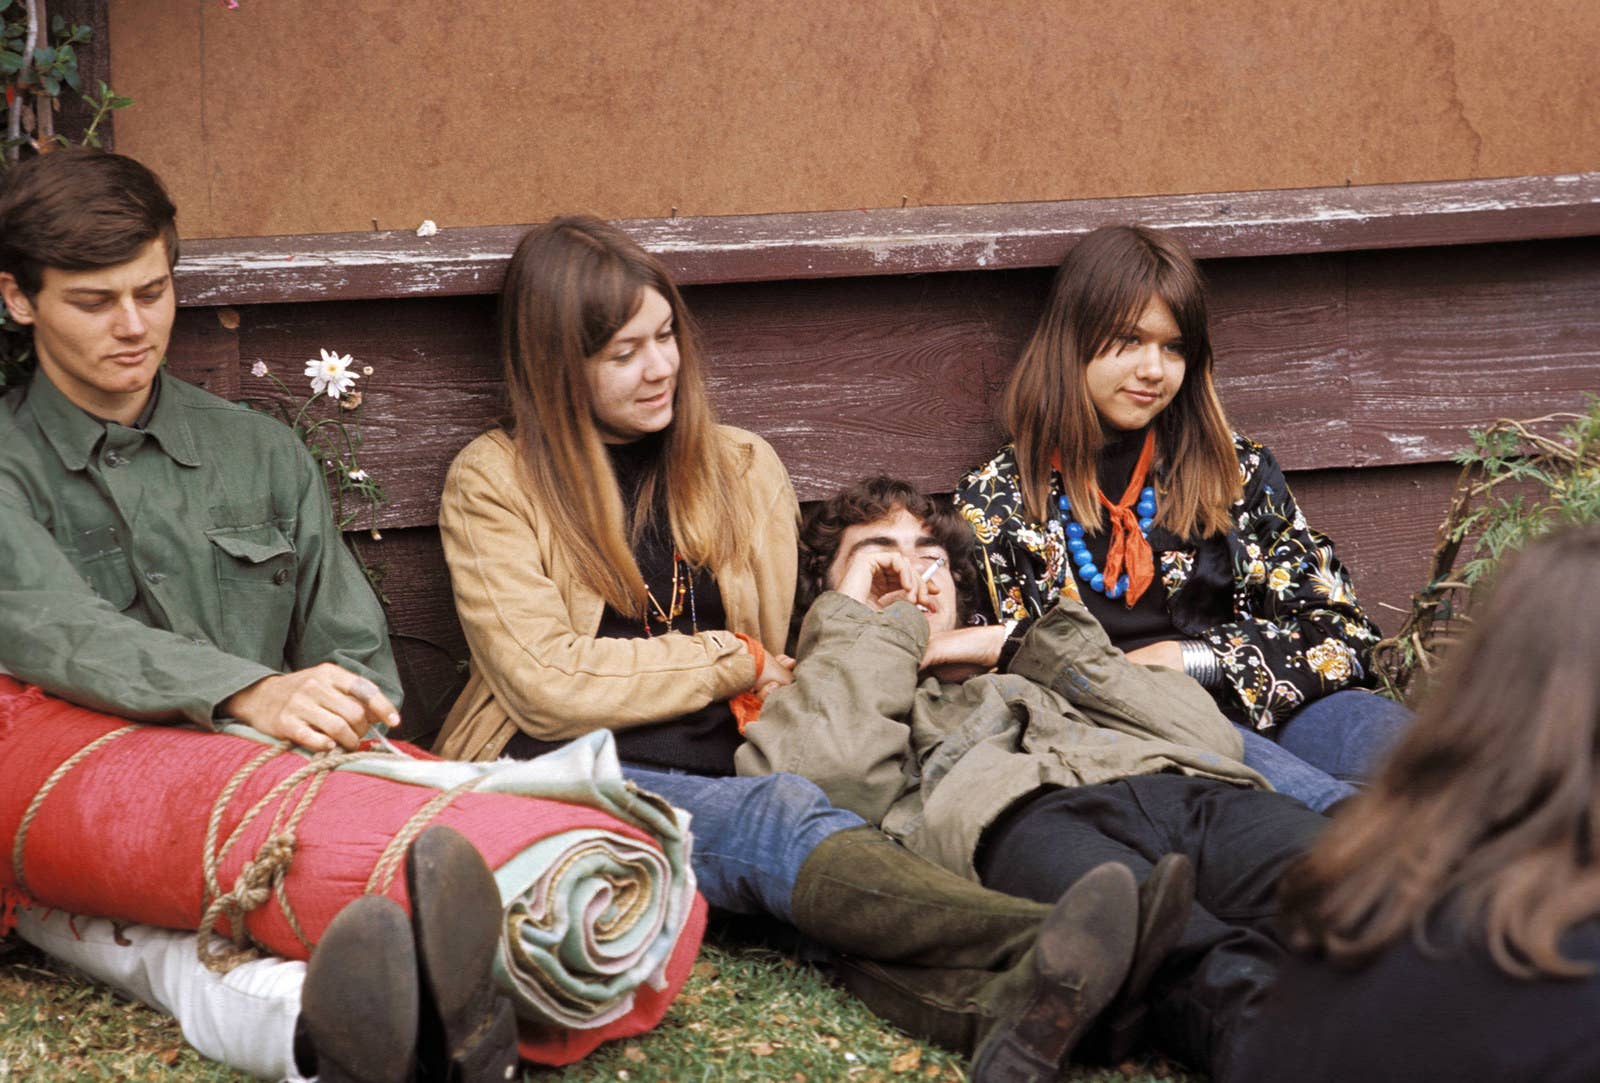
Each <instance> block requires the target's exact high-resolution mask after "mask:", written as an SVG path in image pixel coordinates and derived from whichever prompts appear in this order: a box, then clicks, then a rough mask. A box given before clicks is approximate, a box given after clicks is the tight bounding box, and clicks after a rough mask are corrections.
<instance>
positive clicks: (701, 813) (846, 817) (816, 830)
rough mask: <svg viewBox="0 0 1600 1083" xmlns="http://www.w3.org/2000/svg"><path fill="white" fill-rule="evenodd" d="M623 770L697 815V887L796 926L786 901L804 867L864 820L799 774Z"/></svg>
mask: <svg viewBox="0 0 1600 1083" xmlns="http://www.w3.org/2000/svg"><path fill="white" fill-rule="evenodd" d="M622 773H623V774H624V775H625V776H627V778H628V779H629V780H630V781H632V782H633V783H634V784H635V785H637V786H638V787H640V788H641V789H645V790H649V791H650V792H652V793H656V794H660V795H661V796H662V797H664V798H666V799H667V800H668V801H669V802H671V803H672V804H674V805H676V806H677V807H679V808H681V809H683V810H685V811H686V812H688V813H689V815H690V816H692V817H693V818H694V819H693V821H692V822H691V823H690V825H689V829H690V832H691V833H692V834H693V836H694V845H693V848H692V849H691V851H690V861H691V864H692V865H693V866H694V875H695V878H696V879H697V880H698V881H699V882H700V892H701V894H703V895H704V896H705V897H706V901H707V902H708V903H710V904H711V905H712V906H715V907H718V908H720V909H723V910H730V911H733V912H734V913H739V914H759V913H767V914H771V915H772V916H773V917H776V918H780V919H782V920H783V921H785V922H789V923H790V924H793V921H794V918H793V913H792V911H791V909H790V905H789V901H790V897H791V896H792V895H793V893H794V885H795V880H796V878H797V877H798V876H799V873H800V866H801V865H803V864H805V860H806V858H808V857H810V856H811V851H812V850H814V849H816V847H817V844H818V843H820V842H821V841H822V840H823V839H825V838H828V837H829V836H830V835H834V834H836V833H838V832H840V831H848V830H849V829H851V828H854V827H860V826H861V825H862V824H864V823H866V821H865V820H863V819H862V818H861V817H859V816H857V815H856V814H855V813H853V812H846V811H845V810H844V809H838V808H834V807H833V805H832V804H830V803H829V801H828V798H827V795H826V794H824V793H823V792H822V791H821V790H820V789H818V788H817V786H816V785H815V784H814V783H811V782H808V781H807V780H805V779H803V778H800V777H798V776H797V775H765V776H763V777H760V778H739V777H734V776H729V777H726V778H709V777H706V776H704V775H685V774H679V773H676V772H671V771H660V770H653V769H651V768H648V767H637V766H634V765H633V764H623V766H622Z"/></svg>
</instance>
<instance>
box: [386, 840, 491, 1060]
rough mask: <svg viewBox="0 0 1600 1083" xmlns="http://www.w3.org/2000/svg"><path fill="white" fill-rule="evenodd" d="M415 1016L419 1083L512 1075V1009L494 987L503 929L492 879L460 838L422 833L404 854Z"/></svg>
mask: <svg viewBox="0 0 1600 1083" xmlns="http://www.w3.org/2000/svg"><path fill="white" fill-rule="evenodd" d="M406 888H407V889H408V890H409V892H410V894H411V930H412V932H413V934H414V936H415V941H416V956H417V967H416V969H417V973H418V982H419V985H420V989H421V993H422V997H421V1012H420V1026H419V1029H418V1034H417V1060H418V1066H419V1069H420V1071H419V1080H420V1081H421V1083H505V1081H506V1080H510V1079H514V1078H515V1077H516V1074H517V1030H516V1021H515V1019H514V1018H513V1017H512V1014H511V1003H510V1001H508V1000H507V999H506V998H505V997H503V996H499V995H498V994H497V993H496V992H495V989H494V977H493V965H494V960H495V955H496V953H497V952H498V951H499V950H500V936H501V929H502V927H503V925H504V923H505V919H504V913H503V911H502V910H501V907H500V892H499V889H498V888H496V887H495V882H494V874H493V873H492V872H490V871H489V866H488V865H487V864H485V863H484V860H483V857H482V855H480V854H479V853H478V851H477V849H476V848H475V847H474V846H473V845H472V843H470V842H468V841H467V840H466V838H464V837H463V836H462V835H461V834H460V833H459V832H457V831H455V830H453V829H452V828H449V827H445V826H442V825H439V826H434V827H430V828H429V829H428V830H426V831H424V832H423V833H422V835H421V836H420V837H419V838H418V839H417V841H416V842H414V843H412V844H411V849H410V850H409V851H408V852H407V854H406Z"/></svg>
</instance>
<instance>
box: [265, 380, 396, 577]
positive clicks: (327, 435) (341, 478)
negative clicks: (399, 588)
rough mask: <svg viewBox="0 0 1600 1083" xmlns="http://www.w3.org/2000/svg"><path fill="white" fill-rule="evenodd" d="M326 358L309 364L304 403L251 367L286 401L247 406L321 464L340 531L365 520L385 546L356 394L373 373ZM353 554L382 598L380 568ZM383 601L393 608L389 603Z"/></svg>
mask: <svg viewBox="0 0 1600 1083" xmlns="http://www.w3.org/2000/svg"><path fill="white" fill-rule="evenodd" d="M321 354H322V356H321V357H319V358H313V359H311V360H309V361H307V362H306V367H305V372H304V375H305V377H306V378H307V379H308V380H309V381H310V388H311V391H310V394H308V395H305V397H304V398H303V399H301V398H300V395H301V393H300V392H296V391H294V390H293V389H291V388H290V387H289V385H288V384H286V383H284V381H283V380H282V379H280V378H279V377H278V375H277V374H276V373H274V372H273V371H272V370H271V368H269V367H268V366H267V363H266V362H265V361H257V362H256V363H255V364H254V365H252V366H251V367H250V375H252V376H254V377H256V378H257V379H266V380H270V381H271V382H272V384H273V385H274V386H275V387H276V388H277V389H278V390H279V392H281V393H282V397H280V398H271V399H246V400H245V401H246V403H247V404H248V405H250V406H252V407H254V408H255V409H258V410H263V411H265V412H268V413H275V414H277V415H278V416H279V417H280V418H281V419H282V420H283V422H284V424H286V425H288V426H289V427H290V428H291V429H293V430H294V432H295V435H296V436H298V437H299V438H300V442H301V443H303V444H305V446H306V450H307V451H309V452H311V457H312V458H314V459H316V460H317V462H318V463H320V464H321V466H322V471H323V475H324V477H325V480H326V481H327V483H328V494H329V496H330V497H331V499H332V500H333V514H334V519H335V520H336V521H337V522H338V524H339V529H340V531H348V530H350V529H353V528H356V527H357V523H358V521H359V520H363V519H364V520H365V521H366V524H367V530H368V533H369V536H370V537H371V538H372V540H373V541H381V540H382V539H383V533H382V532H381V531H380V530H379V529H378V509H379V508H381V507H382V506H383V505H384V504H385V503H387V502H388V498H387V497H386V496H384V493H383V487H382V486H381V485H379V484H378V482H377V481H376V480H374V479H373V478H372V476H371V475H369V474H368V473H367V471H366V470H365V469H364V468H363V467H362V466H361V407H362V393H361V392H360V391H358V390H356V388H355V384H356V381H357V380H359V379H361V378H362V377H364V376H371V375H372V372H373V369H372V366H371V365H363V366H361V368H360V369H359V371H356V370H353V368H352V366H353V363H354V362H353V359H352V358H351V357H350V355H349V354H345V355H343V356H341V355H340V354H339V353H338V352H337V351H334V350H328V349H324V350H322V351H321ZM350 550H351V552H353V553H354V554H355V557H356V560H357V562H358V563H360V565H361V570H362V571H363V572H364V573H365V574H366V576H367V579H368V581H369V582H371V583H372V586H373V589H374V590H377V591H378V596H379V597H380V598H383V591H382V589H381V586H380V580H381V579H382V570H381V568H379V567H376V566H374V565H372V564H369V563H368V562H367V560H366V559H365V557H363V555H362V553H361V551H360V549H358V548H357V547H356V546H354V545H352V546H350ZM383 601H384V603H385V604H387V603H388V599H387V598H384V599H383Z"/></svg>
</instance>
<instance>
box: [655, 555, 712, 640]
mask: <svg viewBox="0 0 1600 1083" xmlns="http://www.w3.org/2000/svg"><path fill="white" fill-rule="evenodd" d="M644 596H645V597H646V598H647V599H649V601H650V605H649V606H648V607H647V608H646V609H645V611H644V634H645V638H646V639H649V638H651V637H653V636H654V635H655V631H654V629H653V628H652V623H653V621H655V620H660V621H661V630H662V631H663V632H670V631H672V622H673V621H675V620H677V619H678V618H679V617H681V616H683V608H684V601H685V600H687V601H688V603H689V630H690V632H691V633H693V632H699V631H700V615H699V614H698V613H697V612H695V606H694V569H693V568H691V567H689V562H688V561H686V560H684V559H683V556H682V555H681V554H680V553H679V552H678V550H677V549H676V548H674V549H673V550H672V595H671V605H670V606H665V607H664V606H662V604H661V603H660V602H659V601H658V600H657V599H656V596H655V592H654V591H652V590H651V589H650V585H649V584H648V583H647V584H645V588H644ZM652 609H654V610H655V612H654V613H652V612H651V610H652Z"/></svg>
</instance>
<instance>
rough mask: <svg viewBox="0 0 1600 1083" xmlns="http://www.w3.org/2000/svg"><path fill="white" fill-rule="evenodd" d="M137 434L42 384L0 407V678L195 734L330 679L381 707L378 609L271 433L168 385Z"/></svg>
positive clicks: (311, 486)
mask: <svg viewBox="0 0 1600 1083" xmlns="http://www.w3.org/2000/svg"><path fill="white" fill-rule="evenodd" d="M158 395H159V397H158V398H157V400H156V406H155V411H154V413H153V414H152V415H151V416H150V420H149V423H148V425H146V426H145V428H143V429H134V428H128V427H127V426H124V425H119V424H116V423H115V422H102V421H100V420H98V419H96V418H94V417H92V416H91V415H89V414H87V413H85V412H84V411H83V410H81V409H79V408H78V407H77V406H74V405H73V404H72V403H71V402H70V401H68V400H67V399H66V398H65V397H64V396H63V395H62V394H61V392H60V391H58V390H57V389H56V387H55V385H54V384H52V383H51V382H50V381H49V379H47V378H46V377H45V376H43V375H42V374H40V375H36V376H35V377H34V379H33V380H32V382H31V383H29V384H28V385H27V386H26V387H25V388H18V389H16V390H13V391H10V392H8V393H7V394H6V395H5V397H4V398H3V399H0V667H3V668H4V669H5V670H7V671H9V672H10V673H11V674H12V675H13V676H15V677H16V678H18V679H19V680H23V681H29V682H32V683H34V684H37V685H39V686H41V687H42V688H44V690H45V691H47V692H50V693H52V694H53V695H57V696H60V697H61V698H63V699H67V700H71V701H72V702H74V703H79V704H82V705H84V706H87V707H93V708H95V709H98V710H104V711H108V712H111V713H114V714H118V715H121V716H123V717H126V718H132V719H136V720H140V721H181V720H187V721H189V722H193V723H196V724H198V725H201V726H208V727H209V726H210V725H211V724H212V721H213V718H214V717H215V715H216V711H217V705H218V704H219V703H221V702H222V701H223V700H225V699H227V698H228V697H229V696H231V695H232V694H233V693H235V692H237V691H239V690H240V689H242V688H245V687H246V686H248V685H251V684H254V683H255V682H256V681H258V680H260V679H262V678H263V677H267V676H271V675H272V674H273V673H277V672H285V671H289V670H295V669H302V668H305V667H307V666H311V665H315V664H317V663H319V662H335V663H337V664H339V665H341V666H343V667H345V668H346V669H348V670H350V671H351V672H353V673H358V674H362V675H364V676H366V677H369V678H370V679H372V680H373V681H375V682H376V683H377V684H378V686H379V687H380V688H382V689H383V692H384V695H386V696H388V697H390V699H391V701H393V702H395V703H396V704H398V703H399V699H400V682H399V679H398V676H397V674H396V671H395V666H394V658H393V655H392V654H391V653H390V649H389V641H388V636H387V634H386V632H385V627H384V619H383V611H382V609H381V608H380V607H379V605H378V601H377V598H376V597H374V595H373V593H372V588H371V587H370V586H369V585H368V583H367V581H366V577H365V576H364V575H362V573H361V569H360V568H359V567H358V566H357V565H356V562H355V559H354V558H353V557H352V556H351V555H350V552H349V550H347V549H346V548H345V547H344V544H343V542H342V540H341V538H340V535H339V531H338V529H337V527H336V526H335V525H334V522H333V514H332V511H331V510H330V507H329V502H328V493H327V489H326V487H325V483H324V481H323V476H322V470H321V469H320V468H319V467H318V466H317V464H316V463H315V462H314V461H313V460H312V458H311V456H310V455H309V454H307V453H306V450H305V448H304V447H302V446H301V444H300V442H299V440H298V439H296V437H295V436H294V434H293V433H292V432H291V431H290V430H289V429H288V428H286V427H285V426H284V425H282V424H280V423H279V422H277V421H274V420H273V419H271V418H269V417H267V416H266V415H265V414H261V413H257V412H255V411H253V410H250V409H248V408H246V407H243V406H239V405H236V404H234V403H229V402H226V401H224V400H222V399H219V398H217V397H216V396H214V395H211V394H209V393H207V392H205V391H202V390H200V389H199V388H197V387H194V386H192V385H190V384H186V383H184V382H183V381H182V380H178V379H176V378H175V377H172V376H170V375H163V376H162V377H161V384H160V388H159V391H158Z"/></svg>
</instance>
